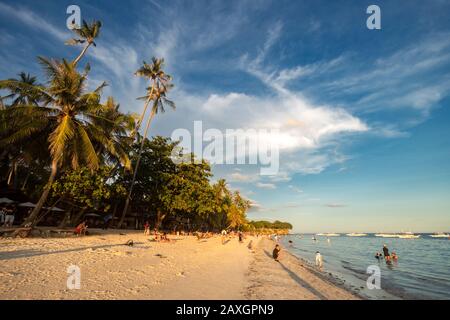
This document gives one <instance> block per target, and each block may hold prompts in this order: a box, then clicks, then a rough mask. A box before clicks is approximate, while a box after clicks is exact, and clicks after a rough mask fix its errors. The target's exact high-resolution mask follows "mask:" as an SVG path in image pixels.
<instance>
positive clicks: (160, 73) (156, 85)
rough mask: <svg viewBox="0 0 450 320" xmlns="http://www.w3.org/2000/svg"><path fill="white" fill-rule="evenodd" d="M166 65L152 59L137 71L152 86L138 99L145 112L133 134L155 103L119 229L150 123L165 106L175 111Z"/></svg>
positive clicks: (125, 211)
mask: <svg viewBox="0 0 450 320" xmlns="http://www.w3.org/2000/svg"><path fill="white" fill-rule="evenodd" d="M163 65H164V59H157V58H155V57H153V58H152V64H147V63H146V62H145V61H144V64H143V66H142V67H141V68H139V70H137V71H136V73H135V75H137V76H141V77H145V78H148V79H149V80H150V86H148V87H147V94H146V95H145V96H143V97H140V98H138V99H139V100H145V104H144V110H143V112H142V114H141V117H140V118H139V120H138V123H137V125H136V129H135V131H134V133H133V134H136V133H137V132H138V130H139V128H140V126H141V124H142V121H143V119H144V117H145V114H146V113H147V108H148V106H149V104H150V102H151V101H153V105H152V109H151V113H150V115H149V117H148V119H147V125H146V128H145V131H144V135H143V136H142V138H141V139H142V140H141V145H140V148H139V152H138V155H137V160H136V165H135V167H134V170H133V171H134V172H133V179H132V180H131V185H130V190H129V192H128V196H127V199H126V201H125V206H124V208H123V211H122V217H121V218H120V221H119V224H118V227H120V226H121V225H122V223H123V220H124V219H125V215H126V214H127V211H128V206H129V204H130V200H131V195H132V194H133V187H134V183H135V181H136V175H137V172H138V168H139V163H140V161H141V155H142V150H143V148H144V142H145V139H147V133H148V129H149V128H150V123H151V121H152V120H153V117H154V116H155V115H156V114H157V113H158V112H162V113H163V112H165V105H168V106H169V107H171V108H172V109H175V104H174V103H173V101H171V100H169V99H168V98H167V92H168V91H169V90H170V89H171V88H172V87H173V85H172V84H171V83H170V80H172V77H171V76H170V75H168V74H166V73H165V72H164V70H163V69H162V67H163Z"/></svg>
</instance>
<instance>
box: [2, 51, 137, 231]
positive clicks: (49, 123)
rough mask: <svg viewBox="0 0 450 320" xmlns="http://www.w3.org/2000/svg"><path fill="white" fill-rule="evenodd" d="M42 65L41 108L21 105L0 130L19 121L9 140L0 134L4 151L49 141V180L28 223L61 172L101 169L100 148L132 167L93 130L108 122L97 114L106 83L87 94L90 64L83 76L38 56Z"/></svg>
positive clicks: (4, 119) (111, 141)
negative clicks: (26, 142) (37, 140)
mask: <svg viewBox="0 0 450 320" xmlns="http://www.w3.org/2000/svg"><path fill="white" fill-rule="evenodd" d="M39 62H40V64H41V65H42V66H43V68H44V70H45V72H46V76H47V78H48V83H47V85H46V86H45V87H44V88H42V87H37V88H36V90H39V91H40V92H41V94H42V96H43V103H42V105H41V106H33V105H18V106H16V107H15V108H7V109H5V110H2V111H0V123H1V124H2V125H1V127H0V128H1V129H4V128H5V124H7V123H9V121H12V120H15V121H16V127H15V128H14V130H13V132H11V134H10V135H9V136H4V135H2V134H1V133H2V132H1V130H0V136H1V137H2V139H1V140H0V146H2V145H8V144H14V143H20V142H22V141H24V140H27V139H29V138H31V137H33V136H34V135H40V134H44V135H46V136H47V141H48V148H49V151H50V157H51V170H50V176H49V178H48V183H47V185H46V186H45V187H44V190H43V192H42V195H41V197H40V199H39V201H38V203H37V205H36V207H35V208H34V210H33V211H32V213H31V214H30V216H29V217H28V218H27V219H26V220H25V223H24V224H30V223H31V224H33V223H34V222H35V220H36V217H37V216H38V214H39V212H40V210H41V209H42V207H43V205H44V203H45V201H46V200H47V197H48V195H49V191H50V186H51V184H52V183H53V182H54V180H55V177H56V174H57V172H58V168H60V167H66V166H68V167H73V168H78V167H79V166H80V165H84V166H87V167H88V168H91V169H96V168H98V166H99V164H100V162H101V160H102V159H101V154H97V152H96V149H95V146H101V147H102V148H103V149H104V150H106V151H107V152H108V153H110V154H111V156H114V157H117V158H118V159H120V160H121V161H123V162H124V163H125V165H128V166H129V161H128V157H127V156H126V154H124V153H123V152H122V151H121V150H119V149H117V148H115V143H114V137H112V136H111V135H110V133H109V132H107V131H106V130H102V129H101V128H98V127H97V126H96V125H95V121H98V120H100V119H101V120H104V118H102V117H101V116H99V115H98V113H97V112H98V110H99V108H100V109H101V108H102V107H101V104H100V93H101V90H102V88H103V87H104V86H105V85H106V84H105V83H102V84H101V85H100V86H99V87H98V88H96V89H95V90H94V91H92V92H86V80H87V75H88V72H89V65H87V66H86V68H85V70H84V72H83V73H79V72H78V71H77V69H76V67H75V65H74V64H72V63H68V62H67V61H66V60H62V61H57V60H47V59H45V58H42V57H40V58H39ZM99 149H100V148H99Z"/></svg>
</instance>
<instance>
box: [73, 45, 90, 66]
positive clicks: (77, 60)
mask: <svg viewBox="0 0 450 320" xmlns="http://www.w3.org/2000/svg"><path fill="white" fill-rule="evenodd" d="M90 46H91V43H88V44H87V45H86V46H85V47H84V48H83V50H82V51H81V53H80V54H79V55H78V57H77V58H76V59H75V60H74V61H73V65H74V66H76V65H77V63H78V62H79V61H80V60H81V58H83V56H84V54H85V53H86V51H87V49H88V48H89V47H90Z"/></svg>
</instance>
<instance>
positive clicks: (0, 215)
mask: <svg viewBox="0 0 450 320" xmlns="http://www.w3.org/2000/svg"><path fill="white" fill-rule="evenodd" d="M3 223H5V210H4V208H1V209H0V226H1V225H3Z"/></svg>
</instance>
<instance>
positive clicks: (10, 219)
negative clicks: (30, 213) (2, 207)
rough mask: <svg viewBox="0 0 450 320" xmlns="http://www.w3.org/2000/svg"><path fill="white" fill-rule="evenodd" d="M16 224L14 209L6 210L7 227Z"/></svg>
mask: <svg viewBox="0 0 450 320" xmlns="http://www.w3.org/2000/svg"><path fill="white" fill-rule="evenodd" d="M13 224H14V209H12V208H9V209H6V216H5V227H12V226H13Z"/></svg>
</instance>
